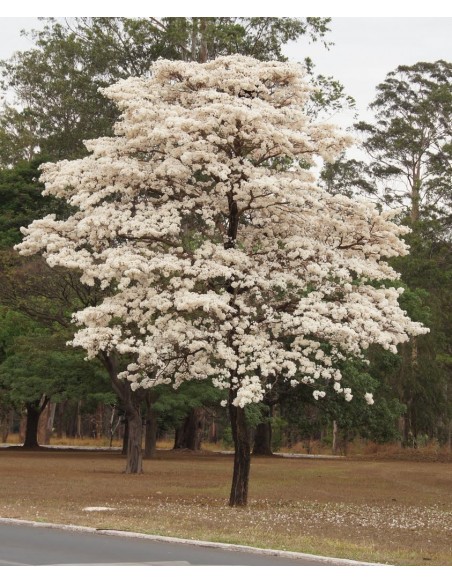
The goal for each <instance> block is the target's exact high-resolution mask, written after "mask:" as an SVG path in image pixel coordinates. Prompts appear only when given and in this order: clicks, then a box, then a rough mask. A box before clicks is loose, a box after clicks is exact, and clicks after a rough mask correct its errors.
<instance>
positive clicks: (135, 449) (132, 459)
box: [126, 409, 143, 474]
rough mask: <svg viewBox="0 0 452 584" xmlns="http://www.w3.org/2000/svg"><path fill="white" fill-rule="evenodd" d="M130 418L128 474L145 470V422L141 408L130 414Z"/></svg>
mask: <svg viewBox="0 0 452 584" xmlns="http://www.w3.org/2000/svg"><path fill="white" fill-rule="evenodd" d="M128 420H129V440H128V444H127V465H126V474H138V473H142V472H143V455H142V450H141V440H142V432H143V423H142V421H141V413H140V411H139V409H137V410H136V411H135V412H134V413H133V414H129V416H128Z"/></svg>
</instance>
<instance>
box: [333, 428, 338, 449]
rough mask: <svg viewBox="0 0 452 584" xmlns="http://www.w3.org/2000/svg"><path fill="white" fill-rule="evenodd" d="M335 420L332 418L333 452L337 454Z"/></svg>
mask: <svg viewBox="0 0 452 584" xmlns="http://www.w3.org/2000/svg"><path fill="white" fill-rule="evenodd" d="M337 442H338V441H337V422H336V420H333V454H337V451H338V444H337Z"/></svg>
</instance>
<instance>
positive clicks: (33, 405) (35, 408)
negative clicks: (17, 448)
mask: <svg viewBox="0 0 452 584" xmlns="http://www.w3.org/2000/svg"><path fill="white" fill-rule="evenodd" d="M48 402H49V398H48V397H47V396H43V397H42V398H41V400H35V401H34V402H29V403H27V404H26V406H25V407H26V409H27V423H26V426H25V438H24V444H23V448H39V443H38V424H39V417H40V415H41V413H42V411H43V410H44V408H45V407H46V405H47V404H48Z"/></svg>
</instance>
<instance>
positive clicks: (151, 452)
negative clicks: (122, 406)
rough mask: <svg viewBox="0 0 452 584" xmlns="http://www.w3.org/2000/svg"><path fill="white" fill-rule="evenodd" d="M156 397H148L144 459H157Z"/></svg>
mask: <svg viewBox="0 0 452 584" xmlns="http://www.w3.org/2000/svg"><path fill="white" fill-rule="evenodd" d="M156 399H157V398H156V397H155V396H153V395H152V394H151V393H150V392H148V394H147V395H146V433H145V438H144V458H155V453H156V451H157V414H156V412H155V411H154V407H153V405H154V403H155V401H156Z"/></svg>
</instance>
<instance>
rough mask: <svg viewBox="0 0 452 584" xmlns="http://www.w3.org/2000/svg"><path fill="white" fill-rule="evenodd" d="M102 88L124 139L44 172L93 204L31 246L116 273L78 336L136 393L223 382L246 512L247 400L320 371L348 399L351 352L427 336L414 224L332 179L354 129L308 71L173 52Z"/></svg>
mask: <svg viewBox="0 0 452 584" xmlns="http://www.w3.org/2000/svg"><path fill="white" fill-rule="evenodd" d="M104 92H105V94H106V95H107V96H108V97H109V98H111V99H112V100H113V101H114V102H115V103H116V105H117V106H118V107H119V109H120V110H121V111H122V118H121V120H120V122H119V123H118V124H117V125H116V129H115V136H114V137H112V138H100V139H98V140H93V141H90V142H88V143H87V146H88V148H89V150H90V151H91V154H90V155H89V156H87V157H86V158H84V159H82V160H75V161H66V160H65V161H62V162H59V163H56V164H47V165H44V167H43V168H44V173H43V180H44V181H45V183H46V188H45V194H48V195H54V196H56V197H61V198H64V199H66V200H67V201H68V202H69V203H70V204H71V205H72V206H73V207H75V208H76V209H77V210H76V211H75V212H74V214H73V215H71V216H70V217H69V218H68V219H67V220H64V221H59V220H57V219H56V218H55V216H52V215H49V216H47V217H45V218H44V219H42V220H39V221H35V222H34V223H32V224H31V226H30V227H28V228H27V229H26V230H24V234H25V236H26V237H25V239H24V241H23V243H21V244H20V245H19V246H18V247H19V249H20V251H21V252H22V253H25V254H34V253H38V252H41V253H43V254H44V255H45V257H46V259H47V262H48V263H49V264H50V265H52V266H55V265H58V266H65V267H67V268H74V269H76V270H78V271H79V272H80V278H81V280H82V282H83V283H85V284H94V282H95V281H96V280H98V281H99V282H100V284H101V286H102V287H103V288H104V289H105V291H106V295H105V298H104V299H103V301H102V302H101V303H100V304H99V305H98V306H94V307H88V308H85V309H84V310H81V311H80V312H78V313H76V314H75V315H74V318H75V321H76V322H77V323H78V325H79V326H80V329H79V331H78V332H77V334H76V335H75V338H74V340H73V344H74V345H75V346H80V347H83V348H84V349H85V350H86V351H87V354H88V357H94V356H99V355H100V356H101V357H102V358H104V359H112V358H113V357H114V358H115V359H120V360H121V361H122V362H124V364H125V365H124V368H123V371H122V372H121V373H120V374H119V376H118V377H119V380H118V381H119V382H121V383H128V384H129V386H130V389H131V391H142V390H143V389H146V388H152V387H155V386H157V385H160V384H165V383H168V384H170V383H171V384H173V385H174V386H175V387H177V386H178V385H179V384H180V383H182V382H183V381H184V380H187V379H204V378H207V377H208V378H211V379H212V380H213V382H214V383H215V384H216V385H217V386H218V387H220V388H222V389H224V391H225V400H224V405H227V406H228V407H229V413H230V418H231V425H232V435H233V439H234V443H235V460H234V476H233V484H232V489H231V496H230V504H231V505H245V504H246V501H247V492H248V476H249V466H250V436H249V430H248V426H247V423H246V413H245V408H246V406H247V404H250V403H252V402H259V401H260V400H262V399H263V396H264V395H265V393H266V391H267V390H268V389H269V388H270V387H271V385H272V384H273V383H275V382H276V380H277V379H279V378H285V379H287V380H289V381H290V383H291V384H292V385H293V386H294V387H295V386H297V385H298V384H299V383H300V382H302V383H304V384H312V385H315V384H316V383H317V381H318V380H322V381H323V386H322V387H324V386H325V384H326V383H327V382H328V383H330V385H331V390H332V391H336V392H338V393H340V394H342V395H343V396H344V398H345V399H346V400H350V399H351V397H352V396H351V391H350V389H348V388H343V387H342V386H341V383H340V378H341V375H340V372H339V367H338V363H339V362H340V360H342V359H344V358H346V356H348V355H354V356H363V351H364V350H365V349H366V348H367V347H368V346H369V345H370V344H372V343H378V344H380V345H382V346H383V347H385V348H387V349H389V350H392V351H394V352H395V351H396V345H397V344H398V343H400V342H404V341H407V340H408V336H409V335H410V334H412V335H416V334H420V333H422V332H425V329H423V328H422V327H421V325H419V324H418V323H412V322H411V321H410V320H409V318H408V317H407V316H406V314H405V313H404V312H403V311H402V310H401V309H400V308H399V306H398V302H397V298H398V295H399V294H400V290H396V289H394V288H392V287H385V285H384V282H387V281H388V280H394V279H396V278H397V274H396V273H395V272H394V271H393V270H392V269H391V268H390V267H389V266H388V264H387V263H385V261H384V259H383V258H388V257H392V256H396V255H402V254H405V253H407V250H406V246H405V245H404V243H403V242H402V241H401V240H400V239H399V236H400V235H401V234H403V233H405V228H403V227H400V226H398V225H396V224H395V223H394V222H393V221H392V217H393V214H392V213H389V212H384V213H378V211H377V210H376V209H375V207H374V206H373V205H372V204H371V203H369V202H356V201H352V200H350V199H348V198H347V197H344V196H339V195H338V196H332V195H330V194H328V193H327V192H325V191H323V190H322V189H320V188H319V187H317V186H316V184H315V178H314V175H313V173H312V171H310V170H309V168H310V167H311V166H312V165H313V163H314V161H315V158H316V157H321V158H323V159H325V160H332V159H333V158H334V157H335V156H337V155H338V154H339V153H340V152H341V150H342V149H343V148H344V147H345V146H346V145H347V144H348V139H347V138H345V137H343V136H340V135H338V134H337V133H335V131H334V129H333V128H332V127H331V126H329V125H327V124H319V123H315V122H312V121H311V120H310V119H308V116H307V115H306V114H305V113H304V112H305V106H306V103H307V100H308V97H309V88H308V87H307V85H306V84H305V82H304V81H303V74H302V71H301V69H300V68H299V66H297V65H293V64H287V63H280V62H266V63H265V62H264V63H262V62H259V61H257V60H255V59H252V58H249V57H241V56H233V57H223V58H219V59H216V60H215V61H211V62H208V63H205V64H196V63H183V62H171V61H157V62H156V63H155V66H154V68H153V72H152V77H151V78H149V79H143V78H131V79H128V80H125V81H122V82H119V83H117V84H116V85H113V86H112V87H110V88H108V89H106V90H104ZM316 392H317V393H316V397H322V396H323V395H324V390H323V389H316ZM367 400H368V401H369V402H371V401H372V396H371V395H370V394H368V395H367Z"/></svg>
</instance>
